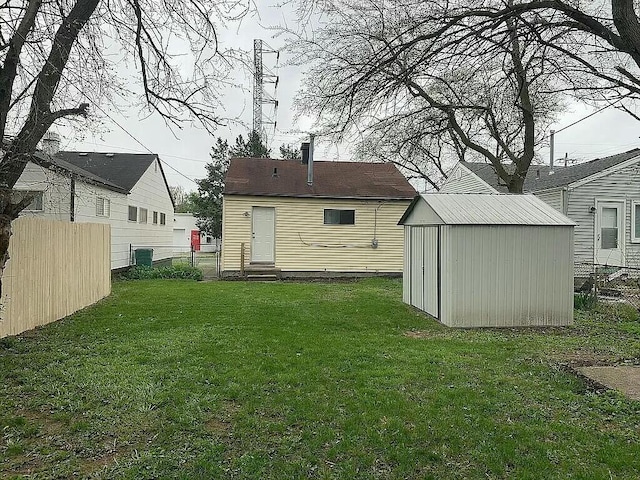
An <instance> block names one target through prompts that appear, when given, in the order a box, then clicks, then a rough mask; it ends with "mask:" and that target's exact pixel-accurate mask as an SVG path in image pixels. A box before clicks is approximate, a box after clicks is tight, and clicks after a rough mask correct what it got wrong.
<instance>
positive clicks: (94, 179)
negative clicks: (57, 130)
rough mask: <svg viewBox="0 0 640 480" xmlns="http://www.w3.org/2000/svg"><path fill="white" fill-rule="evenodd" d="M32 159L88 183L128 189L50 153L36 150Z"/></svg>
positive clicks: (126, 191) (112, 188) (119, 190)
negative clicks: (71, 174)
mask: <svg viewBox="0 0 640 480" xmlns="http://www.w3.org/2000/svg"><path fill="white" fill-rule="evenodd" d="M33 161H34V162H35V163H37V164H38V165H42V166H43V167H46V168H52V167H53V168H59V169H62V170H64V171H67V172H70V173H73V174H75V175H77V176H79V177H81V178H82V179H83V180H84V181H86V182H88V183H92V184H94V185H102V186H104V187H105V188H107V189H109V190H113V191H116V192H120V193H128V190H127V189H126V188H124V187H121V186H119V185H116V184H115V183H111V182H109V181H108V180H105V179H104V178H101V177H99V176H98V175H95V174H93V173H91V172H89V171H87V170H85V169H83V168H80V167H78V166H76V165H73V164H71V163H69V162H67V161H65V160H62V159H61V158H56V157H52V156H50V155H47V154H44V153H42V152H36V153H35V154H34V155H33Z"/></svg>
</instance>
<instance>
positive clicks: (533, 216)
mask: <svg viewBox="0 0 640 480" xmlns="http://www.w3.org/2000/svg"><path fill="white" fill-rule="evenodd" d="M421 201H422V202H424V203H425V204H426V205H427V206H428V207H430V209H431V210H432V211H433V213H435V214H436V215H437V217H438V218H439V219H440V220H441V222H440V224H443V225H567V226H570V225H575V223H574V222H573V221H571V220H570V219H569V218H567V217H565V216H564V215H562V214H561V213H560V212H558V211H557V210H555V209H553V208H552V207H550V206H549V205H547V204H546V203H544V202H543V201H542V200H540V199H539V198H537V197H535V196H533V195H507V194H482V193H427V194H423V195H420V196H418V197H416V198H415V199H414V201H413V202H412V203H411V205H410V206H409V208H407V211H406V212H405V213H404V215H403V216H402V218H401V219H400V222H398V224H400V225H403V224H404V223H405V222H406V220H407V219H408V217H409V215H410V214H411V212H412V211H413V209H414V208H415V207H416V204H418V203H420V202H421Z"/></svg>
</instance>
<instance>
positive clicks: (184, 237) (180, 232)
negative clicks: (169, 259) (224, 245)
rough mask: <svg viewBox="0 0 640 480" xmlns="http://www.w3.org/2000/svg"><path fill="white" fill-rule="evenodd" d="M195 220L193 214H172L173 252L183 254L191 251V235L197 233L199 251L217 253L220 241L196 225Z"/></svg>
mask: <svg viewBox="0 0 640 480" xmlns="http://www.w3.org/2000/svg"><path fill="white" fill-rule="evenodd" d="M196 223H197V219H196V217H194V216H193V213H174V214H173V251H174V252H176V253H185V252H190V251H191V233H192V232H194V231H198V232H199V233H198V235H199V237H200V251H201V252H203V253H207V252H217V251H218V250H219V249H220V239H219V238H213V237H212V236H211V235H208V234H206V233H204V232H200V229H199V228H198V226H197V225H196Z"/></svg>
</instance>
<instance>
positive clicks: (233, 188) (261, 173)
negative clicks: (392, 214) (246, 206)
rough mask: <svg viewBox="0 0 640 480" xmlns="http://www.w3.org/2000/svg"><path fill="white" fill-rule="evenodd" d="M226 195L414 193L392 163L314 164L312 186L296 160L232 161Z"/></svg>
mask: <svg viewBox="0 0 640 480" xmlns="http://www.w3.org/2000/svg"><path fill="white" fill-rule="evenodd" d="M224 193H225V194H226V195H255V196H276V197H318V198H375V199H402V200H405V199H413V197H414V196H415V195H416V191H415V190H414V188H413V187H412V186H411V184H410V183H409V182H408V181H407V179H406V178H405V177H404V176H403V175H402V174H401V173H400V171H398V169H397V168H396V167H395V165H393V164H391V163H361V162H327V161H314V162H313V184H312V185H307V165H305V164H302V162H300V161H299V160H275V159H271V158H232V159H231V163H230V165H229V170H228V171H227V176H226V179H225V189H224Z"/></svg>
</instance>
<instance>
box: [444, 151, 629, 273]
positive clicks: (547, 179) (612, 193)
mask: <svg viewBox="0 0 640 480" xmlns="http://www.w3.org/2000/svg"><path fill="white" fill-rule="evenodd" d="M440 191H441V192H442V193H460V192H465V193H492V192H493V193H495V192H501V193H504V192H506V191H507V189H506V186H505V185H504V182H502V181H500V180H499V179H498V176H497V175H496V172H495V169H494V168H493V167H492V166H491V165H490V164H486V163H469V162H459V163H458V164H457V165H456V166H455V167H454V169H453V170H452V171H451V173H450V175H449V178H448V179H447V180H446V182H445V184H444V185H443V187H442V189H441V190H440ZM524 192H525V193H533V194H534V195H536V196H537V197H538V198H540V199H541V200H543V201H545V202H546V203H547V204H549V205H551V206H552V207H553V208H555V209H556V210H557V211H559V212H561V213H563V214H565V215H566V216H568V217H569V218H570V219H571V220H573V221H574V222H576V223H577V226H576V228H575V261H576V266H575V268H576V274H577V275H583V274H585V273H587V272H590V271H592V270H593V268H594V264H596V265H608V266H615V267H632V268H640V149H633V150H630V151H628V152H624V153H620V154H618V155H612V156H610V157H605V158H599V159H596V160H592V161H590V162H585V163H581V164H577V165H571V166H560V167H554V168H553V169H552V168H551V167H549V166H548V165H532V166H531V168H530V169H529V172H528V174H527V177H526V180H525V183H524Z"/></svg>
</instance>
